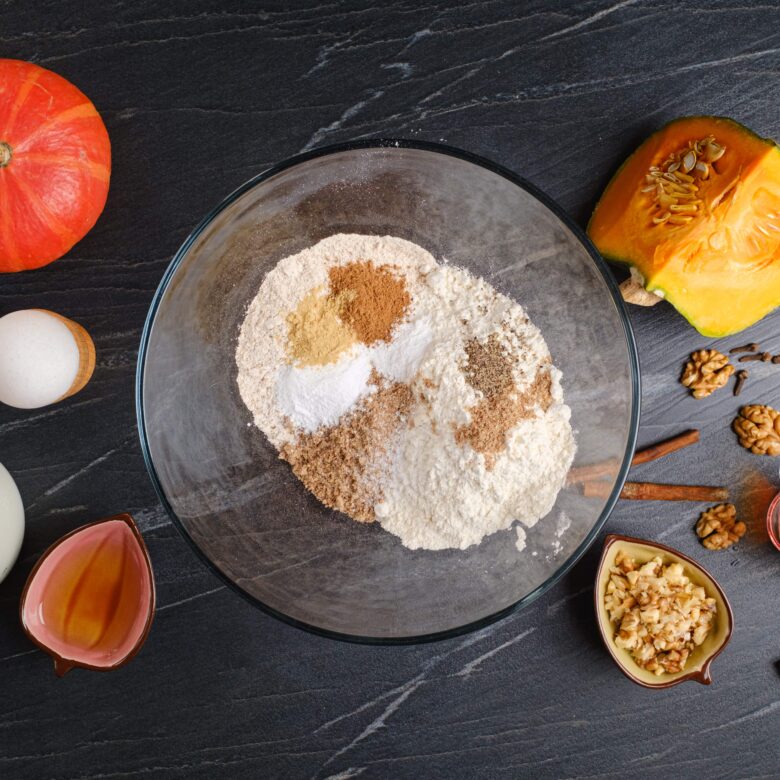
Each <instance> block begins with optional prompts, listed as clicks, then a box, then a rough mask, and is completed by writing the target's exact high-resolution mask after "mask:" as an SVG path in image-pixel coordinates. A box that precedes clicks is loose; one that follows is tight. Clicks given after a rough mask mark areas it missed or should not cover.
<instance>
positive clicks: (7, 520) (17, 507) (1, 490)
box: [0, 463, 24, 582]
mask: <svg viewBox="0 0 780 780" xmlns="http://www.w3.org/2000/svg"><path fill="white" fill-rule="evenodd" d="M23 538H24V505H23V504H22V497H21V496H20V495H19V490H18V489H17V487H16V483H15V482H14V480H13V477H12V476H11V475H10V474H9V473H8V471H7V469H6V468H5V466H3V464H2V463H0V582H2V581H3V580H4V579H5V576H6V574H8V572H9V571H11V567H12V566H13V565H14V563H15V562H16V559H17V557H18V556H19V550H21V549H22V539H23Z"/></svg>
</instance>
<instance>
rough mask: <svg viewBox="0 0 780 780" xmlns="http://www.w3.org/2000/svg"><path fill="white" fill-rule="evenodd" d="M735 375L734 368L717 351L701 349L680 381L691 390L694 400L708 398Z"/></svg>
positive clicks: (694, 355)
mask: <svg viewBox="0 0 780 780" xmlns="http://www.w3.org/2000/svg"><path fill="white" fill-rule="evenodd" d="M733 373H734V366H732V365H731V364H730V363H729V359H728V358H727V357H726V356H725V355H724V354H723V353H722V352H718V350H717V349H700V350H697V351H696V352H693V353H692V354H691V359H690V360H689V361H688V362H687V363H686V364H685V369H684V370H683V375H682V377H681V379H680V381H681V382H682V383H683V384H684V385H685V387H688V388H690V390H691V394H692V395H693V397H694V398H706V397H707V396H708V395H710V394H711V393H713V392H715V390H717V389H718V388H719V387H723V385H725V384H726V382H728V381H729V377H730V376H731V375H732V374H733Z"/></svg>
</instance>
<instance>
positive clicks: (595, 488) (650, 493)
mask: <svg viewBox="0 0 780 780" xmlns="http://www.w3.org/2000/svg"><path fill="white" fill-rule="evenodd" d="M611 487H612V486H611V485H610V484H609V482H585V483H584V484H583V486H582V495H583V496H585V497H586V498H607V497H608V496H609V494H610V493H611V492H612V491H611ZM620 497H621V498H625V499H629V500H632V501H708V502H713V503H714V502H716V501H721V502H722V501H728V498H729V491H728V490H727V489H726V488H724V487H709V486H708V485H661V484H658V483H656V482H626V484H625V485H623V490H621V491H620Z"/></svg>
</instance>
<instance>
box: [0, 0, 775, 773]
mask: <svg viewBox="0 0 780 780" xmlns="http://www.w3.org/2000/svg"><path fill="white" fill-rule="evenodd" d="M0 56H4V57H13V58H21V59H29V60H33V61H35V62H38V63H40V64H41V65H44V66H46V67H49V68H52V69H54V70H56V71H57V72H59V73H61V74H62V75H63V76H65V77H66V78H68V79H71V80H72V81H74V82H75V83H76V84H77V85H79V86H80V87H81V88H82V89H83V90H84V91H85V92H86V93H87V94H88V95H89V97H90V98H91V99H92V100H93V101H94V102H95V104H96V105H97V107H98V109H99V110H100V111H101V113H102V115H103V117H104V118H105V121H106V124H107V126H108V129H109V133H110V135H111V140H112V144H113V154H114V158H113V164H114V172H113V178H112V186H111V193H110V195H109V200H108V205H107V208H106V211H105V213H104V215H103V217H102V218H101V220H100V221H99V223H98V225H97V226H96V228H95V229H94V230H93V231H92V232H91V233H90V234H89V236H88V237H87V238H86V239H85V240H84V241H82V242H81V243H80V244H78V245H77V246H76V247H75V249H74V250H73V251H72V252H71V253H70V254H69V255H68V256H67V257H66V258H64V259H62V260H60V261H58V262H57V263H56V264H54V265H53V266H50V267H49V268H47V269H45V270H42V271H37V272H31V273H24V274H19V275H14V276H5V277H3V278H2V279H0V314H5V313H7V312H9V311H13V310H15V309H20V308H27V307H45V308H51V309H54V310H56V311H58V312H60V313H62V314H65V315H68V316H71V317H73V318H74V319H76V320H78V321H79V322H82V323H83V324H84V325H85V326H86V327H87V328H88V329H89V330H90V332H91V333H92V335H93V336H94V338H95V342H96V345H97V350H98V366H97V370H96V372H95V376H94V378H93V380H92V382H91V383H90V385H89V386H88V387H87V388H86V390H84V391H83V392H82V393H80V394H79V395H78V396H76V397H75V398H73V399H71V400H69V401H67V402H65V403H62V404H59V405H57V406H54V407H50V408H47V409H43V410H38V411H33V412H20V411H16V410H12V409H9V408H2V409H0V459H2V462H3V463H4V464H5V465H6V466H7V468H8V469H9V470H10V471H11V473H12V474H13V475H14V477H15V478H16V480H17V482H18V485H19V488H20V490H21V492H22V495H23V497H24V501H25V505H26V509H27V536H26V540H25V544H24V548H23V551H22V555H21V557H20V561H19V563H18V565H17V566H16V568H15V570H14V572H13V574H12V575H11V576H10V577H9V578H8V579H7V580H6V581H5V582H4V583H3V584H2V585H1V586H0V680H1V681H2V687H1V688H2V697H0V698H1V699H2V704H0V712H2V716H1V718H0V777H4V778H27V777H29V778H49V777H51V778H109V777H119V776H139V777H140V776H144V777H146V776H151V777H188V778H190V777H205V778H221V777H226V778H233V777H294V778H297V777H322V778H325V777H331V778H351V777H358V776H360V777H362V778H375V777H377V778H378V777H393V778H406V777H410V778H411V777H426V778H437V777H480V778H482V777H485V778H494V777H496V778H497V777H534V778H548V777H550V778H553V777H556V778H557V777H604V778H606V777H623V776H628V775H635V776H637V777H642V778H662V777H664V778H665V777H670V776H672V777H694V776H702V777H708V778H715V777H718V778H747V777H750V778H759V777H778V776H780V770H779V769H778V763H777V761H778V736H780V695H779V694H778V691H780V675H779V674H778V668H777V666H776V664H777V662H778V659H780V644H778V635H779V634H778V628H780V626H779V625H778V608H777V604H778V596H779V595H780V587H778V580H777V566H778V562H779V561H780V558H778V556H780V553H777V552H775V551H774V550H773V549H772V548H771V547H770V545H769V543H768V541H767V537H766V534H765V532H764V530H763V525H762V522H763V513H764V511H765V508H766V506H767V504H768V502H769V500H770V498H771V496H772V495H773V493H774V492H775V490H776V488H777V486H778V484H780V477H779V476H778V465H777V461H776V460H773V459H770V458H763V459H762V458H758V457H756V456H752V455H750V454H748V453H747V452H746V451H744V450H742V449H741V448H739V447H738V446H737V445H736V441H735V437H734V435H733V434H732V433H731V432H730V430H729V423H730V421H731V419H732V417H733V415H734V414H735V411H736V409H737V408H738V405H739V404H738V402H737V400H740V401H741V400H744V401H746V402H750V401H755V402H764V403H769V404H775V405H778V404H780V373H778V372H780V367H774V366H772V365H771V364H770V365H754V367H753V368H752V370H751V374H752V376H751V381H750V384H749V385H748V386H747V387H746V390H745V391H744V392H743V395H742V397H741V398H740V399H734V398H733V397H732V396H731V395H730V394H729V393H728V392H721V393H719V394H718V395H716V396H714V397H713V398H712V399H709V400H707V401H703V402H697V401H694V400H693V399H691V398H690V397H689V396H687V395H686V393H685V392H684V391H683V389H682V388H681V387H680V385H679V384H678V383H677V379H678V375H679V371H680V367H681V361H682V360H683V359H684V357H685V356H686V354H687V353H688V352H689V351H691V350H692V349H694V348H697V347H700V346H703V345H704V344H706V343H708V342H706V341H705V340H703V339H702V338H700V337H699V336H698V335H697V334H696V333H695V332H694V331H693V330H692V329H691V328H690V327H689V326H688V325H686V323H685V322H684V321H683V320H682V319H681V318H680V317H679V316H678V315H677V314H675V312H674V311H673V310H672V309H670V308H669V307H668V306H667V305H666V304H662V305H661V306H658V307H656V308H655V309H653V310H640V309H636V308H634V309H632V311H631V319H632V323H633V326H634V330H635V333H636V337H637V340H638V344H639V349H640V354H641V361H642V378H643V382H644V391H643V399H642V403H643V411H642V425H641V430H640V444H643V443H649V442H651V441H654V440H658V439H660V438H664V437H666V436H668V435H672V434H674V433H676V432H678V431H679V430H682V429H684V428H687V427H690V426H696V427H698V428H700V429H701V432H702V442H701V443H700V444H699V445H698V447H697V449H696V450H695V451H694V450H689V451H687V452H682V453H677V454H675V455H673V456H671V457H669V458H668V459H666V460H664V461H660V462H657V463H653V464H649V465H646V466H643V467H641V468H640V469H637V470H636V472H635V473H634V476H635V477H636V478H641V479H649V480H654V481H677V482H694V483H710V484H715V483H718V484H721V483H722V484H726V485H728V486H729V488H731V489H732V490H733V491H734V492H735V494H736V499H737V504H738V506H739V508H740V511H741V512H742V514H743V516H744V517H745V518H746V519H747V520H748V522H749V524H750V532H749V535H748V537H747V538H746V539H745V540H743V542H742V543H740V545H739V546H737V547H735V548H733V549H731V550H729V551H728V552H725V553H720V554H713V553H708V552H706V551H704V550H703V549H702V548H701V547H700V546H699V545H698V543H697V542H696V540H695V538H694V534H693V532H692V526H693V523H694V521H695V519H696V517H697V513H698V510H699V509H700V507H699V506H697V505H694V504H660V503H658V504H654V503H628V502H621V504H619V506H618V509H617V510H616V511H615V513H614V514H613V516H612V517H611V519H610V520H609V521H608V523H607V526H606V529H605V532H606V531H622V532H627V533H633V534H636V535H639V536H644V537H647V538H653V539H659V540H662V541H663V542H665V543H667V544H670V545H672V546H675V547H677V548H679V549H681V550H682V551H683V552H685V553H687V554H690V555H692V556H694V557H695V558H696V559H697V560H700V561H703V562H704V563H705V565H707V566H708V567H710V569H711V570H712V571H713V573H714V574H715V575H716V576H717V577H718V578H719V579H720V582H721V584H722V585H723V587H724V589H725V590H726V592H727V594H728V596H729V598H730V600H731V602H732V605H733V607H734V611H735V614H736V631H735V634H734V637H733V639H732V642H731V644H730V646H729V647H728V649H727V651H726V652H725V653H724V654H723V655H722V656H721V657H720V658H719V659H717V661H716V662H715V664H714V665H713V676H714V680H715V681H714V683H713V685H712V686H711V687H709V688H705V687H702V686H698V685H696V684H695V683H687V684H684V685H682V686H679V687H677V688H673V689H670V690H667V691H660V692H650V691H645V690H643V689H640V688H638V687H636V686H634V685H632V684H631V683H630V682H629V681H628V680H626V679H625V678H624V677H623V676H622V675H621V674H620V673H619V672H618V671H617V669H616V668H615V666H614V665H613V663H612V661H611V660H610V659H609V657H608V656H607V654H606V653H605V651H604V650H603V648H602V647H601V645H600V641H599V638H598V636H597V633H596V628H595V624H594V620H593V617H592V582H593V576H594V569H595V563H596V559H597V556H598V552H599V547H600V544H599V543H598V542H597V543H596V544H595V545H594V546H593V548H592V549H591V550H590V551H589V552H588V554H586V556H585V557H584V558H583V560H582V561H581V562H580V563H579V564H578V565H577V566H576V568H575V569H574V570H573V571H572V573H571V574H570V575H568V576H567V577H566V579H565V580H564V581H563V582H562V583H560V584H559V585H558V586H557V587H555V588H554V589H553V590H552V591H550V592H549V593H548V594H546V596H545V597H543V598H542V599H540V600H538V601H537V602H535V603H534V604H533V605H532V606H531V607H529V608H528V609H526V610H524V611H522V612H521V613H519V614H517V615H515V616H513V617H511V618H509V619H507V620H504V621H503V622H501V623H499V624H497V625H494V626H491V627H489V628H487V629H484V630H482V631H480V632H478V633H476V634H472V635H469V636H466V637H461V638H459V639H454V640H449V641H445V642H441V643H437V644H433V645H423V646H416V647H400V648H399V647H365V646H356V645H348V644H343V643H338V642H334V641H329V640H326V639H322V638H319V637H316V636H312V635H309V634H307V633H304V632H302V631H299V630H296V629H294V628H291V627H289V626H286V625H283V624H281V623H280V622H278V621H275V620H274V619H272V618H270V617H268V616H266V615H264V614H263V613H261V612H260V611H259V610H257V609H254V608H253V607H252V606H250V605H249V604H247V603H246V602H245V601H243V600H242V599H241V598H239V597H238V596H237V595H236V594H234V593H232V592H230V591H228V590H226V589H225V588H224V587H223V586H222V585H221V583H220V582H219V580H217V579H216V578H215V577H214V576H213V575H212V574H210V573H209V571H207V570H206V569H205V568H204V567H203V566H202V565H201V564H200V563H199V562H198V561H197V560H196V558H195V557H194V555H193V553H192V552H191V550H190V549H189V547H188V546H187V544H186V543H185V542H184V540H183V539H182V538H180V536H179V535H178V533H177V532H176V531H175V530H174V528H173V527H172V526H171V524H170V522H169V520H168V518H167V517H166V515H165V513H164V511H163V509H162V508H161V507H160V505H159V504H158V502H157V500H156V497H155V494H154V492H153V490H152V487H151V484H150V482H149V480H148V478H147V475H146V471H145V469H144V465H143V461H142V458H141V453H140V449H139V445H138V437H137V432H136V425H135V414H134V406H133V381H134V370H135V359H136V352H137V346H138V342H139V338H140V331H141V327H142V324H143V321H144V317H145V314H146V310H147V307H148V305H149V302H150V300H151V297H152V294H153V292H154V290H155V288H156V286H157V283H158V282H159V280H160V278H161V276H162V274H163V272H164V270H165V268H166V265H167V264H168V262H169V260H170V259H171V257H172V255H173V253H174V252H175V250H176V249H177V247H178V246H179V244H180V243H181V242H182V241H183V239H184V238H185V237H186V235H187V234H188V232H189V231H190V230H191V229H192V228H193V227H194V225H195V224H196V223H197V221H198V220H199V219H200V217H201V216H202V215H203V214H205V213H206V211H207V210H208V209H209V208H211V207H212V206H213V205H215V204H216V203H217V202H218V201H219V200H220V199H221V198H222V197H223V196H224V195H226V194H227V193H228V192H229V191H231V190H232V189H233V188H235V187H236V186H237V185H239V184H240V183H241V182H243V181H244V180H246V179H247V178H249V177H250V176H252V175H253V174H255V173H257V172H258V171H260V170H262V169H263V168H265V167H266V166H268V165H271V164H273V163H275V162H277V161H279V160H281V159H284V158H286V157H289V156H290V155H293V154H295V153H297V152H300V151H302V150H305V149H311V148H313V147H316V146H318V145H322V144H327V143H331V142H335V141H343V140H348V139H353V138H366V137H372V136H380V135H381V136H400V137H407V138H411V139H426V140H433V141H444V142H446V143H449V144H452V145H455V146H459V147H462V148H465V149H468V150H471V151H474V152H477V153H479V154H482V155H485V156H486V157H489V158H492V159H494V160H496V161H498V162H500V163H502V164H504V165H506V166H508V167H509V168H512V169H513V170H515V171H517V172H519V173H520V174H522V175H523V176H525V177H527V178H528V179H530V180H531V181H532V182H534V183H535V184H537V185H538V186H539V187H541V188H542V189H544V190H545V191H546V192H547V193H549V194H550V195H551V196H552V197H554V198H555V199H557V200H558V202H559V203H560V204H561V205H562V206H563V207H564V208H565V209H566V210H567V211H568V212H569V213H570V214H572V215H573V216H574V217H575V219H577V220H578V221H579V222H580V223H581V224H584V223H585V221H586V220H587V217H588V214H589V213H590V211H591V209H592V207H593V204H594V202H595V199H596V198H597V196H598V194H599V192H600V190H601V189H602V188H603V186H604V184H605V183H606V181H607V180H608V178H609V176H610V175H611V174H612V172H613V171H614V170H615V168H616V167H617V165H618V164H619V163H620V162H621V161H622V160H623V159H624V157H625V156H626V155H627V154H628V153H629V152H630V151H631V150H632V149H633V148H634V147H635V146H636V145H637V144H638V143H639V142H640V141H641V140H642V139H643V138H644V137H645V136H646V135H647V134H648V133H650V132H651V131H652V130H654V129H655V128H657V127H658V126H660V125H661V124H662V123H664V122H665V121H667V120H669V119H671V118H674V117H676V116H678V115H681V114H686V113H689V114H698V113H701V114H722V115H727V116H733V117H734V118H736V119H738V120H739V121H741V122H744V123H745V124H747V125H748V126H750V127H752V128H753V129H754V130H756V131H757V132H758V133H760V134H762V135H767V136H770V137H775V138H777V137H780V118H779V117H778V112H777V106H778V103H780V79H778V72H779V71H780V5H778V4H777V3H774V2H773V3H763V4H759V3H738V2H722V3H713V4H711V5H706V6H705V5H704V4H699V3H695V2H684V3H678V2H674V3H672V2H639V1H634V0H623V1H622V2H617V3H612V2H604V1H603V0H596V1H593V2H580V3H544V2H539V1H538V0H537V1H536V2H528V3H512V2H507V1H506V0H496V1H494V2H472V3H440V2H411V1H409V2H396V3H385V4H376V5H369V4H363V3H339V2H318V3H314V2H304V3H297V4H292V3H276V4H273V3H260V4H250V3H242V2H238V1H236V2H221V3H208V2H205V1H204V0H166V2H162V0H144V1H143V2H140V1H139V2H132V3H130V2H96V1H95V0H82V1H81V2H78V3H62V2H56V1H55V0H36V2H17V1H16V0H11V2H8V0H0ZM0 208H2V204H0ZM779 316H780V315H778V314H774V315H771V316H769V317H767V318H766V319H765V320H764V321H763V322H762V323H761V324H759V325H757V326H755V327H753V328H752V329H750V331H748V332H746V333H745V334H743V335H741V336H738V337H736V338H733V339H728V340H724V341H723V342H714V343H715V345H716V346H726V347H729V346H733V345H734V344H737V343H742V342H744V341H748V340H756V341H760V342H761V343H762V346H764V347H765V348H767V349H770V350H773V351H775V352H780V336H778V334H777V332H776V331H777V323H778V322H779V321H780V320H778V317H779ZM124 510H126V511H130V512H132V513H133V514H134V516H135V517H136V518H137V520H138V522H139V525H140V526H141V528H142V530H143V532H144V536H145V539H146V541H147V544H148V546H149V549H150V552H151V556H152V559H153V563H154V567H155V573H156V581H157V587H158V603H159V608H158V613H157V617H156V620H155V624H154V626H153V630H152V632H151V635H150V637H149V640H148V642H147V644H146V646H145V647H144V649H143V651H142V652H141V653H140V655H139V656H138V657H137V658H136V659H135V660H134V661H133V662H132V663H131V664H129V665H128V666H127V667H125V668H123V669H121V670H119V671H117V672H114V673H111V674H105V675H102V674H97V673H90V672H85V671H80V670H77V671H74V672H72V673H70V674H69V675H68V676H66V677H65V678H63V679H62V680H58V679H56V678H55V677H54V674H53V672H52V668H51V662H50V660H49V659H48V657H46V656H45V655H44V654H43V653H41V652H40V651H37V650H35V649H32V646H31V645H30V644H29V642H28V641H27V640H26V639H25V638H24V636H23V634H22V632H21V629H20V628H19V625H18V619H17V607H18V598H19V594H20V591H21V587H22V584H23V582H24V579H25V577H26V575H27V573H28V572H29V570H30V568H31V567H32V565H33V563H34V561H35V560H36V559H37V557H38V555H39V554H40V552H41V551H42V550H43V549H44V548H45V547H46V546H47V545H48V544H50V543H51V542H52V541H54V540H55V539H56V538H58V537H59V536H61V535H62V534H64V533H66V532H67V531H69V530H71V529H72V528H74V527H76V526H78V525H81V524H83V523H84V522H86V521H88V520H92V519H96V518H99V517H101V516H104V515H108V514H113V513H115V512H117V511H124Z"/></svg>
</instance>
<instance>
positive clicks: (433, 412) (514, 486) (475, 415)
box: [236, 234, 575, 550]
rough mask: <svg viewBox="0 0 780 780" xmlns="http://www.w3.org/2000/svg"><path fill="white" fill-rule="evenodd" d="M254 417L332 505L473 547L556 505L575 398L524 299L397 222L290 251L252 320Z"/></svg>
mask: <svg viewBox="0 0 780 780" xmlns="http://www.w3.org/2000/svg"><path fill="white" fill-rule="evenodd" d="M236 364H237V367H238V387H239V391H240V393H241V397H242V399H243V400H244V403H245V404H246V406H247V408H248V409H249V410H250V412H251V413H252V416H253V419H254V422H255V424H256V425H257V427H258V428H260V430H262V431H263V433H264V434H265V435H266V436H267V438H268V440H269V441H270V442H271V444H272V445H273V446H274V447H276V449H277V450H278V452H279V455H280V457H281V458H283V459H284V460H286V461H287V462H288V463H289V464H290V466H291V468H292V469H293V472H294V473H295V475H296V476H297V477H298V478H299V479H300V480H301V482H302V483H303V484H304V485H305V486H306V487H307V488H308V489H309V490H310V491H311V492H312V493H313V494H314V495H315V496H316V497H317V498H318V499H319V500H320V501H322V503H324V504H325V505H326V506H329V507H332V508H334V509H338V510H339V511H342V512H344V513H346V514H348V515H349V516H350V517H352V518H353V519H355V520H358V521H360V522H373V521H377V522H379V523H380V524H381V525H382V527H383V528H384V529H385V530H387V531H389V532H390V533H392V534H395V535H396V536H397V537H399V538H400V540H401V542H402V543H403V544H404V545H405V546H407V547H410V548H412V549H417V548H422V549H428V550H439V549H447V548H459V549H465V548H467V547H469V546H471V545H474V544H479V543H480V542H481V541H482V539H483V538H484V537H485V536H487V535H488V534H492V533H495V532H496V531H499V530H503V529H507V528H509V527H510V526H512V525H513V523H515V521H519V523H521V524H522V528H521V527H520V526H518V530H517V547H518V549H521V547H522V545H523V544H524V540H525V532H524V530H523V528H528V527H531V526H533V525H534V524H535V523H536V522H537V521H538V520H539V518H541V517H543V516H544V515H546V514H547V513H548V512H549V511H550V510H551V509H552V506H553V504H554V503H555V499H556V496H557V494H558V492H559V491H560V489H561V488H562V486H563V484H564V481H565V477H566V473H567V472H568V469H569V466H570V465H571V462H572V460H573V458H574V452H575V444H574V436H573V434H572V429H571V425H570V410H569V408H568V407H567V406H566V405H565V403H564V399H563V392H562V389H561V382H560V380H561V374H560V371H558V370H557V369H556V368H555V367H554V366H553V365H552V361H551V358H550V353H549V350H548V348H547V345H546V343H545V341H544V338H543V337H542V334H541V333H540V331H539V330H538V328H536V327H535V326H534V325H533V324H532V323H531V322H530V321H529V319H528V317H527V316H526V315H525V312H524V311H523V309H522V308H521V307H520V306H519V305H518V304H517V303H515V302H514V301H512V300H511V299H510V298H508V297H506V296H505V295H502V294H501V293H499V292H497V291H496V290H495V289H494V288H493V287H492V286H491V285H489V284H488V283H487V282H486V281H484V280H482V279H478V278H476V277H474V276H472V275H471V274H469V273H468V272H467V271H465V270H464V269H462V268H458V267H455V266H450V265H447V264H441V263H439V262H437V261H436V259H435V258H434V257H433V256H432V255H431V254H430V253H429V252H427V251H426V250H425V249H423V248H422V247H420V246H418V245H416V244H413V243H411V242H409V241H405V240H403V239H400V238H394V237H391V236H384V237H379V236H366V235H354V234H339V235H335V236H331V237H330V238H326V239H324V240H323V241H320V242H319V243H318V244H316V245H314V246H313V247H310V248H308V249H306V250H304V251H303V252H300V253H298V254H296V255H292V256H290V257H286V258H284V259H283V260H281V261H280V262H279V263H278V264H277V265H276V267H275V268H274V269H273V270H272V271H270V272H269V273H268V274H267V276H266V277H265V279H264V280H263V283H262V285H261V287H260V289H259V291H258V293H257V295H256V297H255V298H254V300H253V301H252V303H251V304H250V305H249V308H248V310H247V313H246V317H245V319H244V322H243V324H242V326H241V331H240V335H239V339H238V346H237V350H236Z"/></svg>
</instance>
